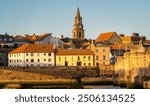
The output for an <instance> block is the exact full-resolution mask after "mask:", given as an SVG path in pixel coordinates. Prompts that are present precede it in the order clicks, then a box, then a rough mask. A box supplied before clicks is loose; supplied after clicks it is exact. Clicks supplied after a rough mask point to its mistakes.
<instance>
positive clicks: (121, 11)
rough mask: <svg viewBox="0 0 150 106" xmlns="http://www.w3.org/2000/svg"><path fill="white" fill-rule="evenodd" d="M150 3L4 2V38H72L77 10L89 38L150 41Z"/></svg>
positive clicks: (0, 22)
mask: <svg viewBox="0 0 150 106" xmlns="http://www.w3.org/2000/svg"><path fill="white" fill-rule="evenodd" d="M149 4H150V0H0V34H5V33H6V32H7V33H8V34H10V35H24V34H30V35H32V34H37V35H38V34H43V33H52V34H53V36H57V37H60V36H61V35H65V36H68V37H71V35H72V29H73V24H74V17H75V15H76V11H77V7H78V6H79V8H80V14H81V16H82V18H83V25H84V29H85V37H86V38H90V39H95V38H97V37H98V35H99V34H100V33H103V32H112V31H116V32H117V33H118V34H125V35H132V33H133V32H137V33H139V34H140V35H143V36H146V37H147V38H148V39H150V6H149Z"/></svg>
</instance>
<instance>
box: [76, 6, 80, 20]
mask: <svg viewBox="0 0 150 106" xmlns="http://www.w3.org/2000/svg"><path fill="white" fill-rule="evenodd" d="M76 17H78V18H79V17H80V9H79V7H78V8H77V14H76Z"/></svg>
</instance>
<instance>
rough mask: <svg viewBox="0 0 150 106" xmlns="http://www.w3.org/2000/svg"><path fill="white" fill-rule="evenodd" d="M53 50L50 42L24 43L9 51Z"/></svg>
mask: <svg viewBox="0 0 150 106" xmlns="http://www.w3.org/2000/svg"><path fill="white" fill-rule="evenodd" d="M51 52H54V48H53V45H52V44H24V45H22V46H20V47H18V48H16V49H15V50H13V51H11V52H9V53H51Z"/></svg>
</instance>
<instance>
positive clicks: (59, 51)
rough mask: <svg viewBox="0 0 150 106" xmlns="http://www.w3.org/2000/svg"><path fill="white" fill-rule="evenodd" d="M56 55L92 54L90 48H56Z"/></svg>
mask: <svg viewBox="0 0 150 106" xmlns="http://www.w3.org/2000/svg"><path fill="white" fill-rule="evenodd" d="M56 55H94V53H93V51H91V50H90V49H57V50H56Z"/></svg>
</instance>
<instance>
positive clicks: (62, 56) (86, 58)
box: [56, 49, 94, 66]
mask: <svg viewBox="0 0 150 106" xmlns="http://www.w3.org/2000/svg"><path fill="white" fill-rule="evenodd" d="M93 57H94V53H93V52H92V51H91V50H90V49H57V50H56V66H93V65H94V60H93V59H94V58H93Z"/></svg>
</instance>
